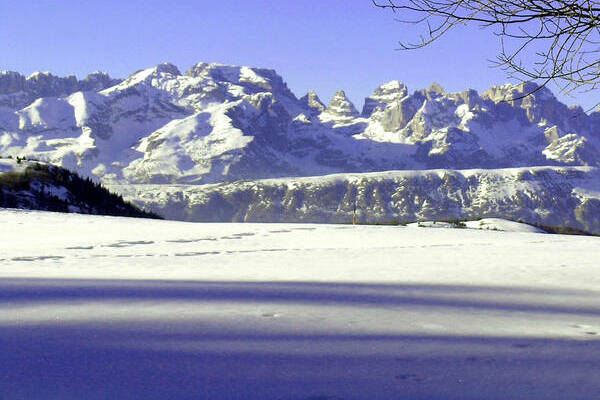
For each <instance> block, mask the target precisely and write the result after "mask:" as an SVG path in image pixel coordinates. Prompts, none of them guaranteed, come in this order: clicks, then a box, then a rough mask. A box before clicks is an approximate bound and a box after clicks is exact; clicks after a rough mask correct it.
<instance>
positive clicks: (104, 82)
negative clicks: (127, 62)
mask: <svg viewBox="0 0 600 400" xmlns="http://www.w3.org/2000/svg"><path fill="white" fill-rule="evenodd" d="M121 81H122V79H113V78H111V77H110V75H108V74H107V73H106V72H100V71H96V72H92V73H91V74H89V75H88V76H86V77H85V78H84V79H82V80H81V81H79V90H82V91H94V92H97V91H100V90H103V89H106V88H108V87H111V86H114V85H117V84H119V83H120V82H121Z"/></svg>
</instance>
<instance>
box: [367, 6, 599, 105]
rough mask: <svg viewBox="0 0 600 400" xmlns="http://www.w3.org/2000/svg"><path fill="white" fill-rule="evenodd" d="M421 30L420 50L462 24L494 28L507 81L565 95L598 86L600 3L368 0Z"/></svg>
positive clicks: (410, 46)
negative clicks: (555, 89)
mask: <svg viewBox="0 0 600 400" xmlns="http://www.w3.org/2000/svg"><path fill="white" fill-rule="evenodd" d="M372 2H373V4H374V5H375V6H377V7H380V8H384V9H389V10H392V11H394V12H395V13H396V15H399V16H400V17H401V18H402V21H403V22H405V23H410V24H413V25H415V26H416V27H417V29H420V32H421V33H420V34H418V35H417V37H419V40H418V41H416V42H409V41H401V42H400V48H401V49H402V50H414V49H419V48H422V47H425V46H428V45H429V44H431V43H433V42H434V41H436V40H438V39H440V38H441V37H442V36H444V35H445V34H446V33H447V32H448V31H449V30H451V29H452V28H454V27H456V26H457V25H460V24H469V23H475V24H479V25H480V26H481V27H482V28H490V29H493V31H494V33H495V34H496V35H497V36H498V37H499V39H500V43H501V50H500V52H499V54H498V56H497V59H496V61H495V65H496V66H498V67H500V68H502V69H503V70H504V71H505V72H506V73H507V74H508V75H509V77H511V78H515V79H517V80H520V81H538V82H541V85H542V86H545V85H547V84H548V83H550V82H554V83H556V84H557V86H558V87H559V88H560V89H561V91H562V92H563V93H565V94H569V93H571V92H573V91H576V90H578V91H587V90H592V89H595V88H596V87H598V86H600V1H598V0H382V1H378V0H372Z"/></svg>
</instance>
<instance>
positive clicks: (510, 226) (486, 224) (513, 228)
mask: <svg viewBox="0 0 600 400" xmlns="http://www.w3.org/2000/svg"><path fill="white" fill-rule="evenodd" d="M406 226H408V227H411V228H450V229H455V228H469V229H483V230H488V231H502V232H527V233H546V231H544V230H542V229H539V228H536V227H535V226H531V225H529V224H525V223H521V222H514V221H509V220H506V219H501V218H482V219H480V220H476V221H465V222H457V223H454V222H444V221H421V222H413V223H410V224H407V225H406Z"/></svg>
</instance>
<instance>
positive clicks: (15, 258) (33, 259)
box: [11, 256, 64, 261]
mask: <svg viewBox="0 0 600 400" xmlns="http://www.w3.org/2000/svg"><path fill="white" fill-rule="evenodd" d="M61 258H64V257H63V256H39V257H13V258H11V261H43V260H60V259H61Z"/></svg>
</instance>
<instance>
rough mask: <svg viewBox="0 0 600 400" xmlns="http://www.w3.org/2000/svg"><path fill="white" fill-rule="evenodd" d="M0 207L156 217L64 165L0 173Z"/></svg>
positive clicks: (156, 215) (35, 164)
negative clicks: (62, 166)
mask: <svg viewBox="0 0 600 400" xmlns="http://www.w3.org/2000/svg"><path fill="white" fill-rule="evenodd" d="M0 207H5V208H22V209H34V210H44V211H58V212H78V213H82V214H99V215H113V216H125V217H138V218H155V219H160V218H161V217H160V216H159V215H158V214H155V213H152V212H148V211H144V210H141V209H140V208H138V207H136V206H135V205H133V204H131V203H129V202H126V201H125V200H123V197H122V196H120V195H118V194H114V193H111V192H109V191H108V190H107V189H105V188H104V187H102V185H100V184H99V183H96V182H94V181H92V180H91V179H90V178H82V177H80V176H79V175H77V174H76V173H73V172H71V171H69V170H66V169H64V168H60V167H56V166H53V165H48V164H41V163H37V162H35V163H32V164H30V165H28V166H27V167H25V169H24V170H23V171H21V172H17V171H10V172H5V173H1V174H0Z"/></svg>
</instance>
